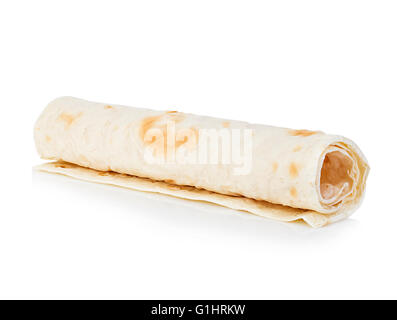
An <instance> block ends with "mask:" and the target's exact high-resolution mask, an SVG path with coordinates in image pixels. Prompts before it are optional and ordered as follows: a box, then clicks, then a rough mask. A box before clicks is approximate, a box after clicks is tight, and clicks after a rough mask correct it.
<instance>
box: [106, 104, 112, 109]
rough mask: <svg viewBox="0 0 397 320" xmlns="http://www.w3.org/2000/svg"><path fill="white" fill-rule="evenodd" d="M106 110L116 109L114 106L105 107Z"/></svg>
mask: <svg viewBox="0 0 397 320" xmlns="http://www.w3.org/2000/svg"><path fill="white" fill-rule="evenodd" d="M105 109H114V108H113V107H112V106H109V105H108V106H105Z"/></svg>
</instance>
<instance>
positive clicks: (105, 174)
mask: <svg viewBox="0 0 397 320" xmlns="http://www.w3.org/2000/svg"><path fill="white" fill-rule="evenodd" d="M97 174H98V176H102V177H105V176H111V173H110V172H109V171H98V172H97Z"/></svg>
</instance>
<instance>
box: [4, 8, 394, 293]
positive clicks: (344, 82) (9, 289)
mask: <svg viewBox="0 0 397 320" xmlns="http://www.w3.org/2000/svg"><path fill="white" fill-rule="evenodd" d="M0 35H1V38H0V39H1V41H0V57H1V59H0V96H1V100H0V106H1V111H2V113H1V118H0V119H1V126H0V130H1V143H2V147H1V149H0V150H1V160H0V161H1V167H2V173H1V187H2V190H1V206H0V298H39V299H40V298H56V299H57V298H121V299H125V298H136V299H137V298H169V299H173V298H185V299H190V298H198V299H200V298H207V299H212V298H222V299H228V298H235V299H240V298H252V299H266V298H394V299H395V298H397V289H396V287H397V276H396V273H397V271H396V270H397V257H396V244H397V210H396V206H395V203H396V198H397V194H396V181H397V179H396V178H397V177H396V157H397V152H396V142H395V138H396V132H397V128H396V108H397V3H396V1H379V0H378V1H363V0H361V1H348V0H343V1H317V0H316V1H248V0H244V1H231V0H229V1H216V0H211V1H203V0H200V1H188V0H184V1H150V0H146V1H116V0H112V1H98V0H95V1H81V0H78V1H71V0H68V1H53V0H52V1H40V0H37V1H3V2H1V4H0ZM63 95H71V96H76V97H80V98H84V99H88V100H93V101H100V102H108V103H118V104H124V105H133V106H140V107H149V108H154V109H177V110H180V111H184V112H190V113H198V114H204V115H212V116H217V117H224V118H231V119H238V120H246V121H250V122H257V123H264V124H271V125H276V126H283V127H292V128H297V129H301V128H305V129H314V130H316V129H320V130H323V131H325V132H328V133H337V134H342V135H345V136H347V137H349V138H351V139H353V140H354V141H356V142H357V143H358V145H359V146H360V147H361V149H362V150H363V152H364V153H365V154H366V156H367V158H368V160H369V162H370V165H371V168H372V170H371V173H370V176H369V179H368V188H367V196H366V199H365V201H364V203H363V205H362V207H361V208H360V209H359V210H358V211H357V212H356V214H355V215H354V216H353V217H352V218H351V219H348V220H345V221H343V222H340V223H337V224H335V225H331V226H329V227H326V228H323V229H318V230H312V229H310V228H306V227H303V226H296V225H293V224H283V223H279V222H273V221H268V220H265V219H261V218H257V217H255V216H252V215H249V214H244V213H239V212H235V211H233V210H229V209H225V208H220V207H215V206H211V205H204V204H202V205H200V206H193V205H192V204H191V203H190V202H188V201H183V200H178V199H172V198H169V197H166V196H157V195H151V194H144V193H139V192H134V191H129V190H124V189H119V188H114V187H109V186H103V185H95V184H90V183H84V182H79V181H75V180H72V179H68V178H65V177H61V176H53V175H49V174H44V173H41V174H39V173H32V166H33V165H36V164H39V163H41V162H42V160H40V159H39V157H38V156H37V154H36V151H35V148H34V143H33V125H34V121H35V120H36V118H37V117H38V115H39V114H40V112H41V111H42V109H43V108H44V107H45V105H46V104H47V103H48V102H49V101H50V100H52V99H53V98H55V97H58V96H63Z"/></svg>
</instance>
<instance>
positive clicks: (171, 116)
mask: <svg viewBox="0 0 397 320" xmlns="http://www.w3.org/2000/svg"><path fill="white" fill-rule="evenodd" d="M165 114H166V116H167V118H166V120H170V121H175V122H176V123H178V122H181V121H182V120H183V119H185V115H184V114H183V113H181V112H178V111H168V112H166V113H165Z"/></svg>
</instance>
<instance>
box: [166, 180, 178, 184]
mask: <svg viewBox="0 0 397 320" xmlns="http://www.w3.org/2000/svg"><path fill="white" fill-rule="evenodd" d="M164 182H166V183H169V184H176V182H175V181H174V180H172V179H169V180H164Z"/></svg>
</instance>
